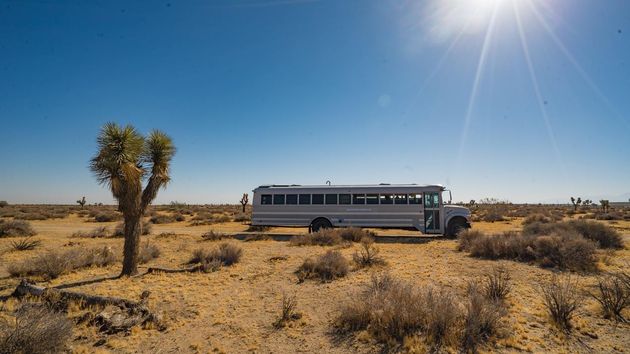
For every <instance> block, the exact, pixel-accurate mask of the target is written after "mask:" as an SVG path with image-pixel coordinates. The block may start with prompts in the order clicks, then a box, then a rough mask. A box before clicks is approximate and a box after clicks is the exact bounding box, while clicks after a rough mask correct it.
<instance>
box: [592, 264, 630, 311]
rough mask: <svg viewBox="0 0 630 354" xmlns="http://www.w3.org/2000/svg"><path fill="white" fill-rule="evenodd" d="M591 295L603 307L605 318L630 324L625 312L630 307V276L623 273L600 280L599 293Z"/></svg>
mask: <svg viewBox="0 0 630 354" xmlns="http://www.w3.org/2000/svg"><path fill="white" fill-rule="evenodd" d="M590 295H591V296H592V297H593V298H594V299H595V300H597V302H599V304H600V305H601V306H602V311H603V312H604V318H613V319H615V320H617V321H620V322H628V320H627V319H626V318H625V317H624V316H623V312H624V310H625V309H626V308H628V307H630V275H628V274H627V273H623V272H622V273H615V274H612V275H610V276H608V277H606V278H600V279H599V280H598V284H597V293H590Z"/></svg>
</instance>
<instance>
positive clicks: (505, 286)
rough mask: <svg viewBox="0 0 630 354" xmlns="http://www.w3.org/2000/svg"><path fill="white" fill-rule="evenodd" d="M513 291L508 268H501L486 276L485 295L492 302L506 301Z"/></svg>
mask: <svg viewBox="0 0 630 354" xmlns="http://www.w3.org/2000/svg"><path fill="white" fill-rule="evenodd" d="M511 289H512V284H511V277H510V273H509V272H508V270H507V268H505V267H503V266H499V267H496V268H493V269H492V273H490V274H486V277H485V280H484V283H483V288H482V290H483V295H484V296H485V297H486V298H487V299H489V300H491V301H504V300H505V299H506V298H507V296H508V294H509V293H510V290H511Z"/></svg>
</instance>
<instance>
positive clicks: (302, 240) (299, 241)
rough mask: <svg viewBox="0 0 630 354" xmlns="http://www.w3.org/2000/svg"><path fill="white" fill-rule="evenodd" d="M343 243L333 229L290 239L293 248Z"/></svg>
mask: <svg viewBox="0 0 630 354" xmlns="http://www.w3.org/2000/svg"><path fill="white" fill-rule="evenodd" d="M342 241H343V239H342V238H341V236H340V235H339V232H337V230H334V229H321V230H319V231H317V232H312V233H310V234H306V235H299V236H295V237H293V238H291V241H290V244H291V245H293V246H305V245H308V246H314V245H318V246H333V245H338V244H340V243H341V242H342Z"/></svg>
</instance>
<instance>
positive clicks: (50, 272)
mask: <svg viewBox="0 0 630 354" xmlns="http://www.w3.org/2000/svg"><path fill="white" fill-rule="evenodd" d="M114 262H116V256H115V254H114V252H113V251H112V250H111V249H110V248H109V247H102V248H91V249H71V250H68V251H64V252H60V251H49V252H47V253H44V254H40V255H38V256H35V257H34V258H33V259H27V260H24V261H22V262H16V263H12V264H10V265H9V266H8V267H7V271H8V272H9V274H11V276H14V277H19V276H41V277H43V278H44V279H55V278H57V277H59V276H60V275H62V274H65V273H67V272H69V271H72V270H74V269H80V268H86V267H92V266H96V267H104V266H108V265H110V264H112V263H114Z"/></svg>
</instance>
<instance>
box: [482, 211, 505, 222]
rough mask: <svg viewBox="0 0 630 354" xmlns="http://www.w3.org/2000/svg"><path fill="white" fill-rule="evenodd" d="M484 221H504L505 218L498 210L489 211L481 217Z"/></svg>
mask: <svg viewBox="0 0 630 354" xmlns="http://www.w3.org/2000/svg"><path fill="white" fill-rule="evenodd" d="M481 220H482V221H485V222H495V221H505V220H506V219H505V218H504V217H503V215H501V214H500V213H499V212H498V211H490V212H488V213H487V214H486V215H484V216H483V217H482V218H481Z"/></svg>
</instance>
